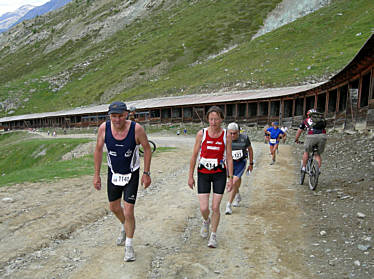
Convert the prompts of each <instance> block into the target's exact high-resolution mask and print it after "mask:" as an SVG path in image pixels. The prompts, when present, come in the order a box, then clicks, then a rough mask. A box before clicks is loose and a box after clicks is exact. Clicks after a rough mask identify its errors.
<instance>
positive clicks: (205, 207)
mask: <svg viewBox="0 0 374 279" xmlns="http://www.w3.org/2000/svg"><path fill="white" fill-rule="evenodd" d="M209 195H210V194H198V197H199V202H200V212H201V215H202V216H203V218H204V220H208V218H209V214H210V211H209Z"/></svg>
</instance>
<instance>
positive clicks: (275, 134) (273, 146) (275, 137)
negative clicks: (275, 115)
mask: <svg viewBox="0 0 374 279" xmlns="http://www.w3.org/2000/svg"><path fill="white" fill-rule="evenodd" d="M265 133H266V134H268V135H269V136H270V140H269V146H270V153H271V156H272V160H271V163H270V165H273V164H274V163H275V156H276V155H275V154H276V151H277V148H278V144H279V139H280V137H281V135H283V131H282V130H281V129H279V128H278V122H273V127H270V128H268V129H267V130H266V132H265Z"/></svg>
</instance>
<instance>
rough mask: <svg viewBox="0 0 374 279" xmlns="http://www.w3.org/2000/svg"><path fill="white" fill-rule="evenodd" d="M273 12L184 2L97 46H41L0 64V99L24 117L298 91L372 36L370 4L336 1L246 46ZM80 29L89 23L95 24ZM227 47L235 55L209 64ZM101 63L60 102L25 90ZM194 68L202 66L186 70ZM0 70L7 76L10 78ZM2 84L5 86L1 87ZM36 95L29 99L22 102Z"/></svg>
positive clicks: (253, 2) (42, 88) (257, 2)
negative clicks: (19, 102)
mask: <svg viewBox="0 0 374 279" xmlns="http://www.w3.org/2000/svg"><path fill="white" fill-rule="evenodd" d="M78 2H79V1H78ZM278 2H280V0H279V1H277V0H266V1H264V0H247V1H242V0H241V1H239V0H232V1H224V0H221V1H218V0H217V1H207V0H206V1H199V2H197V3H196V4H194V5H190V4H189V3H188V2H187V1H182V3H181V4H180V5H178V6H176V7H173V8H172V9H169V10H167V11H165V10H162V9H160V10H158V11H154V12H153V15H152V16H151V17H147V18H146V19H144V20H142V21H137V22H135V23H133V24H132V25H130V26H128V27H127V28H126V29H124V30H122V31H120V32H118V33H117V34H115V36H113V37H112V38H110V39H108V40H106V41H103V42H101V43H98V44H93V43H90V42H91V40H92V39H93V38H91V37H87V38H85V39H83V40H80V41H77V42H71V41H70V42H69V43H67V44H66V45H64V46H63V47H62V48H60V49H58V50H56V51H54V52H52V53H50V54H48V55H44V56H43V55H40V49H42V48H43V46H44V44H45V43H46V42H47V41H48V39H46V42H44V43H43V42H41V43H39V47H37V46H35V45H30V46H27V47H25V48H24V49H23V50H22V51H20V52H18V53H16V54H14V55H11V56H6V57H5V58H3V59H1V60H0V69H1V67H3V70H0V82H1V83H0V96H2V97H0V98H4V97H5V96H8V95H9V94H15V95H19V96H20V97H19V98H20V99H22V98H26V97H27V98H29V101H28V102H26V104H25V107H24V108H21V109H18V110H17V114H22V113H30V112H36V111H53V110H57V109H62V108H67V107H70V106H79V105H85V104H91V103H98V102H99V100H100V97H101V96H102V95H103V94H105V91H107V90H109V91H111V90H114V91H116V92H117V93H118V94H119V95H117V96H116V97H114V98H116V99H118V98H122V99H125V100H126V99H127V100H128V99H137V98H149V97H155V96H160V95H171V94H172V95H179V94H190V93H196V92H201V91H204V90H205V91H208V92H209V91H210V90H217V89H219V88H222V87H231V88H233V87H234V85H235V84H237V83H238V82H240V83H245V87H247V88H250V87H252V88H254V87H260V86H263V87H274V86H286V85H295V84H299V83H302V82H303V81H305V80H313V79H315V80H318V79H323V78H325V77H326V76H328V75H330V74H331V73H334V72H336V71H338V70H339V69H341V68H342V67H343V66H344V65H346V63H348V62H349V61H350V60H351V59H352V57H353V56H354V55H355V53H356V52H357V51H358V50H359V48H360V47H361V46H362V44H363V43H364V42H365V40H366V39H367V38H368V37H369V36H370V34H371V31H372V28H373V25H372V23H373V22H374V2H373V1H372V0H355V1H349V0H335V1H333V4H332V5H331V6H330V7H326V8H323V9H321V10H319V11H317V12H316V13H314V14H311V15H308V16H306V17H304V18H302V19H299V20H297V21H296V22H294V23H291V24H289V25H287V26H284V27H282V28H280V29H278V30H276V31H273V32H271V33H269V34H266V35H264V36H262V37H260V38H257V39H256V40H254V41H250V38H251V36H252V35H253V34H255V33H256V31H257V30H258V28H259V26H260V25H261V24H262V19H263V18H265V17H266V15H267V14H268V12H269V11H271V10H272V9H273V8H274V7H275V5H276V4H277V3H278ZM84 3H86V2H81V3H80V5H78V4H79V3H75V4H74V5H76V6H75V8H74V9H72V8H70V13H79V10H80V9H83V8H84ZM65 12H66V11H65ZM341 14H342V15H341ZM59 16H60V17H64V15H63V14H61V15H59ZM56 18H58V16H56ZM56 20H57V19H56ZM85 20H86V21H89V20H92V15H91V17H90V18H88V16H87V18H85ZM49 24H51V23H49ZM52 25H53V24H52ZM44 28H52V27H50V26H48V27H44ZM357 33H362V35H361V36H356V34H357ZM232 45H238V47H236V48H235V49H234V50H232V51H230V52H229V53H227V54H224V55H221V56H219V57H217V58H215V59H210V60H207V59H206V58H207V57H208V56H209V55H210V54H216V53H218V52H219V51H220V50H222V49H223V48H225V47H228V46H232ZM30 53H32V54H33V55H30ZM99 53H100V54H101V55H102V56H101V58H100V59H93V60H92V63H91V64H90V66H89V67H87V68H86V69H85V70H82V71H81V72H80V71H75V74H74V75H73V76H72V77H71V79H70V82H69V83H68V84H67V85H66V86H65V87H64V88H63V89H62V90H61V91H59V92H58V93H52V92H51V90H50V89H48V84H47V83H46V82H42V81H40V79H39V80H34V81H32V80H31V79H32V78H36V77H40V76H42V75H53V74H56V73H58V72H61V71H63V70H65V69H72V67H73V65H76V64H77V63H81V62H83V61H86V60H87V59H88V58H89V57H90V58H92V57H95V56H97V54H99ZM0 55H1V53H0ZM16 58H17V59H16ZM27 61H28V62H29V63H30V64H29V66H27V67H25V64H26V63H27ZM196 61H199V62H200V63H199V64H194V66H192V64H193V63H194V62H196ZM5 65H8V66H10V68H11V70H10V71H4V69H7V68H8V69H9V67H5ZM28 68H29V69H28ZM7 80H8V81H9V80H11V82H8V83H7V85H6V86H5V85H4V83H5V81H7ZM118 85H120V86H118ZM113 87H114V88H115V87H118V88H119V89H118V88H117V89H111V88H113ZM35 88H36V89H37V90H36V92H35V93H32V94H31V93H29V92H30V89H35ZM10 91H11V93H10Z"/></svg>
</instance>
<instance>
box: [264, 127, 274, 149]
mask: <svg viewBox="0 0 374 279" xmlns="http://www.w3.org/2000/svg"><path fill="white" fill-rule="evenodd" d="M271 124H272V125H273V123H271ZM269 127H271V126H270V125H269V124H266V125H265V127H264V133H265V135H264V142H265V144H268V143H269V139H270V136H269V134H268V133H266V131H267V129H269Z"/></svg>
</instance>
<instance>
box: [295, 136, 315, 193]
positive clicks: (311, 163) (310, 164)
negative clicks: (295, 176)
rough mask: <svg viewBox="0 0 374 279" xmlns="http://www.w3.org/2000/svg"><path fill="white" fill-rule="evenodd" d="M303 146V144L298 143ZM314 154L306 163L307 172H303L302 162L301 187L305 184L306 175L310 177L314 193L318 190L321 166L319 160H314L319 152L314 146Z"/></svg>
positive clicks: (310, 187) (310, 155) (310, 184)
mask: <svg viewBox="0 0 374 279" xmlns="http://www.w3.org/2000/svg"><path fill="white" fill-rule="evenodd" d="M298 143H300V144H302V143H303V142H298ZM312 150H313V151H312V152H310V153H309V155H308V161H307V163H306V167H305V171H302V167H303V161H301V166H300V185H303V184H304V179H305V174H308V175H309V189H310V190H312V191H314V190H315V189H316V188H317V184H318V177H319V165H318V162H317V160H315V159H314V155H315V154H316V153H317V151H318V146H317V145H314V146H313V147H312Z"/></svg>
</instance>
